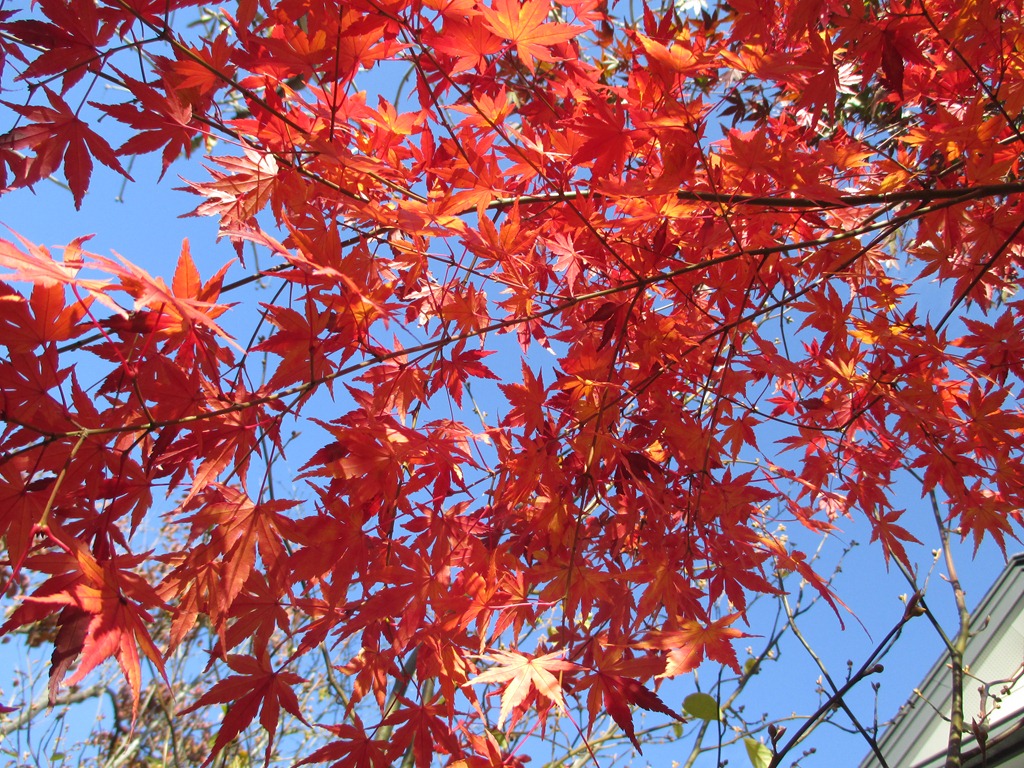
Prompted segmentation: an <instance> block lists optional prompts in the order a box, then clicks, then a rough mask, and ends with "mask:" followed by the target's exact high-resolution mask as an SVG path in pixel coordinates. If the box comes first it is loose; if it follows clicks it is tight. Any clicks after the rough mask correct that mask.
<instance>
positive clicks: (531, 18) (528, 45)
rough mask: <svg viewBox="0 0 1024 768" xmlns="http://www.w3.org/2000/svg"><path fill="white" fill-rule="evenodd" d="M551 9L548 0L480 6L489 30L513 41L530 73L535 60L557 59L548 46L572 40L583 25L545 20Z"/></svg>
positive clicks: (511, 0) (502, 1) (500, 1)
mask: <svg viewBox="0 0 1024 768" xmlns="http://www.w3.org/2000/svg"><path fill="white" fill-rule="evenodd" d="M550 12H551V4H550V3H549V2H547V0H522V2H520V0H494V4H493V5H492V6H491V7H490V8H488V7H487V6H483V7H481V8H480V13H481V14H482V15H483V18H484V21H485V23H486V24H487V26H488V27H489V28H490V29H491V31H493V32H494V34H496V35H498V36H499V37H503V38H505V39H506V40H510V41H512V42H513V43H515V46H516V53H518V54H519V58H520V59H522V62H523V64H525V65H526V68H527V69H528V70H529V71H530V72H531V73H533V72H534V71H535V69H536V67H535V64H534V62H535V60H540V61H560V59H559V58H558V57H557V56H554V55H552V53H551V52H550V50H548V49H549V48H550V47H551V46H553V45H557V44H558V43H564V42H566V41H568V40H571V39H572V38H573V37H574V36H575V35H577V34H579V33H580V32H582V31H584V29H585V27H581V26H577V25H573V24H563V23H561V22H547V21H545V19H547V17H548V14H549V13H550Z"/></svg>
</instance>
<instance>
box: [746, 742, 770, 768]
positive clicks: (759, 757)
mask: <svg viewBox="0 0 1024 768" xmlns="http://www.w3.org/2000/svg"><path fill="white" fill-rule="evenodd" d="M743 745H744V746H745V747H746V748H747V757H749V758H750V764H751V765H752V766H754V768H768V766H769V765H771V762H772V751H771V750H770V749H768V747H766V746H765V745H764V744H762V743H761V742H760V741H758V740H757V739H752V738H750V737H749V736H748V737H747V738H745V739H744V740H743Z"/></svg>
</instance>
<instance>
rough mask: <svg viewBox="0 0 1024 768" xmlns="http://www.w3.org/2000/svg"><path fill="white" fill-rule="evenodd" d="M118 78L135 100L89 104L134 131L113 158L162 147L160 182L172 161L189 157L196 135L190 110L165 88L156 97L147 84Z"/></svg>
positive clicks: (171, 91)
mask: <svg viewBox="0 0 1024 768" xmlns="http://www.w3.org/2000/svg"><path fill="white" fill-rule="evenodd" d="M121 78H122V82H123V83H124V85H125V87H126V88H127V89H128V90H129V91H130V92H131V94H132V95H133V96H134V97H135V98H134V99H133V100H132V101H129V102H126V103H124V104H96V103H93V106H95V107H97V108H98V109H101V110H103V111H104V112H106V113H107V114H108V115H110V116H111V117H113V118H115V119H117V120H118V121H120V122H122V123H124V124H125V125H127V126H130V127H131V128H133V129H134V130H135V131H137V133H135V135H133V136H131V137H130V138H129V139H127V140H126V141H125V142H124V143H123V144H122V145H121V146H120V147H118V149H117V154H119V155H141V154H145V153H148V152H155V151H156V150H158V149H160V148H161V147H163V153H162V155H161V159H162V167H161V171H160V178H163V175H164V174H165V173H166V172H167V168H168V167H169V166H170V164H171V163H172V162H173V161H174V159H175V158H177V157H178V156H179V155H181V154H184V155H185V157H189V156H191V154H192V139H193V138H194V137H195V136H196V134H197V133H198V132H199V127H198V124H197V123H196V121H195V120H194V119H193V117H194V115H193V111H192V106H191V105H190V104H189V103H188V102H187V101H186V100H184V99H183V98H182V96H181V94H180V93H179V92H178V91H177V90H175V89H174V88H172V87H169V86H167V85H166V84H165V86H164V87H165V91H166V92H165V93H160V92H158V91H156V90H155V89H154V88H153V86H151V85H150V84H148V83H141V82H139V81H137V80H134V79H133V78H131V77H128V76H127V75H121Z"/></svg>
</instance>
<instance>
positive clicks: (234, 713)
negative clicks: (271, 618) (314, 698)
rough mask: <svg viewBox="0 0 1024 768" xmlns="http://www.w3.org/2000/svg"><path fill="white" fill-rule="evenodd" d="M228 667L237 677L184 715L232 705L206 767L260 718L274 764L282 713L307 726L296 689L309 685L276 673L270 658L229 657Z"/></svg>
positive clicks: (222, 683) (219, 685)
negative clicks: (298, 686) (282, 711)
mask: <svg viewBox="0 0 1024 768" xmlns="http://www.w3.org/2000/svg"><path fill="white" fill-rule="evenodd" d="M227 665H228V667H230V668H231V669H232V670H234V671H235V672H238V674H237V675H230V676H229V677H227V678H225V679H224V680H221V681H220V682H218V683H217V684H216V685H214V686H213V687H212V688H211V689H210V690H208V691H207V692H206V693H204V694H203V695H202V696H200V697H199V699H198V700H197V701H196V702H195V704H193V705H192V706H190V707H187V708H185V709H183V710H182V711H181V714H183V715H184V714H188V713H189V712H194V711H195V710H197V709H199V708H200V707H207V706H209V705H211V704H230V705H231V706H230V707H228V710H227V713H226V714H225V715H224V720H223V721H222V723H221V726H220V730H219V731H218V732H217V738H216V740H215V741H214V743H213V748H212V750H211V752H210V755H209V757H207V758H206V760H205V761H204V762H203V765H204V766H206V765H209V764H210V763H211V762H213V759H214V758H215V757H216V756H217V755H218V754H219V753H220V751H221V750H222V749H224V747H226V746H227V745H228V744H230V743H231V742H232V741H233V740H234V738H235V737H236V736H238V734H240V733H241V732H242V731H243V730H244V729H245V728H246V727H247V726H248V725H249V723H251V722H252V721H253V720H254V719H255V718H256V715H257V714H259V716H260V725H262V726H263V729H264V730H265V731H266V732H267V735H268V737H269V743H268V744H267V748H266V753H265V760H264V764H265V765H268V764H269V763H270V757H271V755H272V754H273V748H274V736H275V734H276V732H277V724H278V722H279V720H280V718H281V709H284V711H285V712H287V713H288V714H290V715H292V716H293V717H295V718H297V719H298V720H299V722H301V723H304V724H306V725H308V723H306V720H305V719H304V718H303V716H302V712H301V711H300V709H299V700H298V698H297V697H296V695H295V691H294V690H292V686H295V685H298V684H299V683H302V682H305V681H304V679H303V678H302V677H300V676H299V675H297V674H295V673H293V672H282V671H281V670H274V669H273V667H272V666H271V665H270V659H269V658H268V657H267V656H266V654H261V655H260V656H258V657H253V656H245V655H239V654H232V655H230V656H228V657H227Z"/></svg>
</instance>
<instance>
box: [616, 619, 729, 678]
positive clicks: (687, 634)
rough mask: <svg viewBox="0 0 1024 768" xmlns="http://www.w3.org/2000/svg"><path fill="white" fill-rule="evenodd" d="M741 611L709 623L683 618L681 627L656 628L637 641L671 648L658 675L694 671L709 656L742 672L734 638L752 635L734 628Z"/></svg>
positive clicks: (654, 647)
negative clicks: (659, 629)
mask: <svg viewBox="0 0 1024 768" xmlns="http://www.w3.org/2000/svg"><path fill="white" fill-rule="evenodd" d="M739 617H740V614H738V613H734V614H733V615H731V616H726V617H725V618H721V619H719V620H718V621H712V622H710V623H709V624H708V625H707V626H704V625H702V624H701V623H700V622H699V621H697V620H695V619H689V620H687V621H684V622H681V625H680V628H679V629H676V630H670V631H661V632H652V633H651V634H649V635H648V636H647V637H646V638H645V639H644V640H642V641H641V642H639V643H637V644H636V647H637V648H644V649H648V650H659V651H668V652H669V653H668V659H667V661H666V664H665V671H664V672H662V673H661V674H660V675H658V677H675V676H676V675H682V674H685V673H687V672H690V671H692V670H694V669H696V668H697V667H698V666H700V664H701V662H702V661H704V659H705V658H708V659H711V660H712V661H717V662H719V663H721V664H728V665H729V666H730V667H732V668H733V669H734V670H736V671H737V672H739V670H740V665H739V662H738V661H737V659H736V650H735V649H734V648H733V647H732V642H731V641H732V640H733V639H735V638H739V637H749V635H747V634H745V633H743V632H740V631H739V630H738V629H732V628H730V626H729V625H730V624H732V623H733V622H734V621H736V619H738V618H739Z"/></svg>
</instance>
